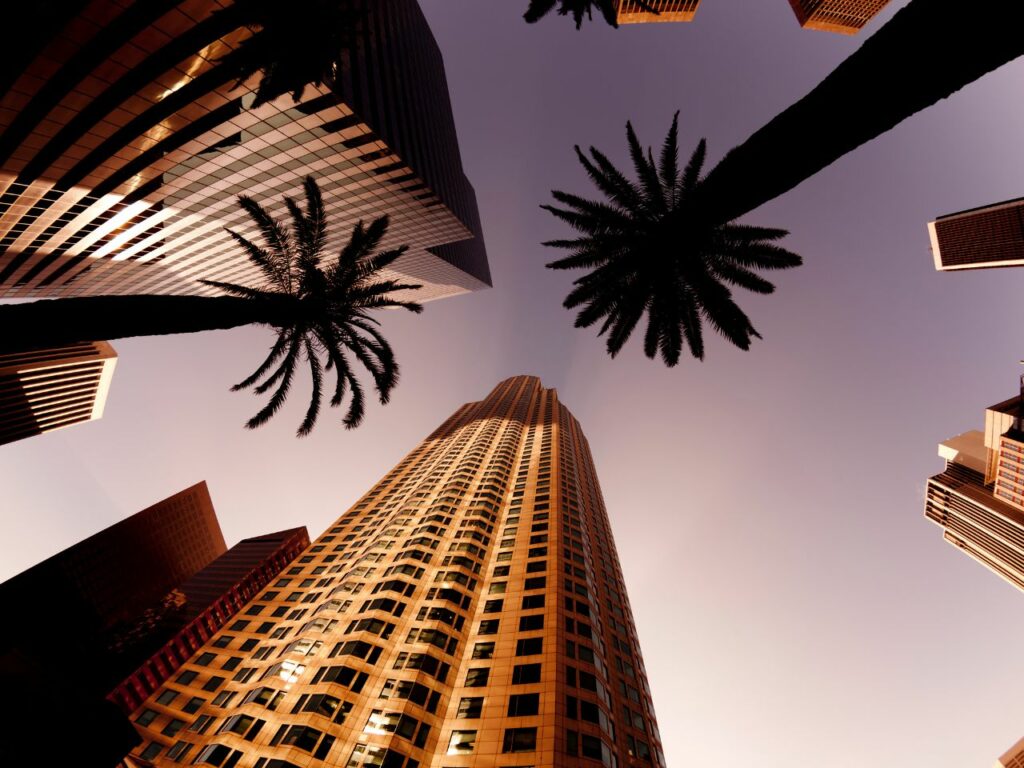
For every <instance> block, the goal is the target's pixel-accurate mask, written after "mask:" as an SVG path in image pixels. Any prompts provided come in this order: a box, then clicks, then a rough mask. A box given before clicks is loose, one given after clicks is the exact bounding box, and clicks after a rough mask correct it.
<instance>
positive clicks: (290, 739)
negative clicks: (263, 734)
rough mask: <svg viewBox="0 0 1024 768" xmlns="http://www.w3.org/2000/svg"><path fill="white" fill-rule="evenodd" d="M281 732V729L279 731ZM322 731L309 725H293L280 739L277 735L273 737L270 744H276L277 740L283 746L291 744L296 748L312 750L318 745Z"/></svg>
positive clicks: (306, 750)
mask: <svg viewBox="0 0 1024 768" xmlns="http://www.w3.org/2000/svg"><path fill="white" fill-rule="evenodd" d="M278 733H280V731H278ZM321 735H322V734H321V732H320V731H318V730H317V729H316V728H310V727H309V726H308V725H293V726H291V727H290V728H288V730H287V731H286V732H285V733H284V736H283V738H281V739H278V738H277V736H276V735H275V736H274V738H273V739H271V741H270V744H271V746H274V744H275V741H276V742H277V743H278V744H281V745H282V746H291V747H295V748H296V749H301V750H303V751H305V752H312V751H313V748H314V747H316V743H317V741H319V740H320V736H321Z"/></svg>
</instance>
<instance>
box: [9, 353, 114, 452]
mask: <svg viewBox="0 0 1024 768" xmlns="http://www.w3.org/2000/svg"><path fill="white" fill-rule="evenodd" d="M115 365H117V353H116V352H114V348H113V347H111V346H110V345H109V344H107V343H106V342H105V341H95V342H82V343H78V344H69V345H67V346H64V347H56V348H51V349H37V350H33V351H30V352H16V353H12V354H6V355H3V354H0V445H3V444H4V443H12V442H14V441H15V440H22V439H24V438H26V437H32V436H34V435H41V434H43V433H44V432H53V431H54V430H56V429H61V428H63V427H70V426H71V425H72V424H80V423H82V422H83V421H92V420H93V419H98V418H101V417H102V416H103V407H104V406H105V405H106V402H107V392H109V390H110V381H111V378H112V377H113V375H114V366H115Z"/></svg>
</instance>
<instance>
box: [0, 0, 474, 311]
mask: <svg viewBox="0 0 1024 768" xmlns="http://www.w3.org/2000/svg"><path fill="white" fill-rule="evenodd" d="M47 5H48V6H49V8H48V11H49V13H50V14H51V15H52V16H53V18H52V19H51V20H50V23H49V24H45V25H41V24H36V25H34V26H35V27H37V28H38V27H44V28H45V29H47V30H48V31H49V32H50V34H51V39H49V40H45V41H36V45H34V46H23V47H22V48H23V49H24V50H23V55H25V56H27V57H28V60H25V61H10V62H8V66H7V69H8V70H10V72H11V73H20V74H18V75H16V76H13V77H12V76H9V75H8V74H7V73H0V297H22V298H39V297H53V296H76V295H97V294H141V293H148V294H169V293H176V294H195V295H216V294H218V293H219V291H217V289H214V288H210V287H209V286H204V285H202V284H201V283H199V280H200V279H210V280H221V281H227V282H235V283H255V282H258V277H259V273H258V271H257V270H256V269H255V268H254V267H252V266H251V265H250V264H249V263H248V261H247V259H246V257H245V254H244V252H243V251H242V249H241V248H240V247H239V246H238V244H237V243H235V242H234V241H233V240H232V239H231V237H230V235H229V234H228V233H227V231H226V228H228V227H230V228H231V229H233V230H235V231H237V232H238V233H239V234H241V235H244V236H246V237H251V238H256V239H257V240H258V239H259V228H258V227H257V226H256V225H255V224H254V223H253V222H252V220H251V219H250V218H249V217H248V216H247V215H246V214H245V213H244V212H243V211H242V210H241V208H240V207H239V206H238V203H237V197H238V196H239V195H241V194H244V195H247V196H249V197H252V198H254V199H255V200H256V201H257V202H259V203H261V204H262V205H264V207H266V208H267V209H268V210H269V211H270V212H271V214H272V215H274V216H276V217H279V218H287V211H286V208H285V203H284V197H285V196H286V195H290V196H292V197H296V198H301V197H302V194H301V183H302V180H303V178H304V177H305V176H307V175H313V176H314V177H315V178H316V179H317V180H318V182H319V183H320V188H321V190H322V191H323V195H324V202H325V205H326V208H327V213H328V234H327V245H326V249H325V252H326V253H329V254H335V255H336V254H337V253H338V252H339V250H340V248H341V246H342V244H343V243H344V242H345V241H347V238H348V236H349V235H350V234H351V231H352V226H353V225H354V224H355V223H356V222H357V221H359V220H361V219H366V220H368V219H371V218H375V217H377V216H381V215H383V214H387V215H389V217H390V220H391V225H390V228H389V230H388V234H387V236H386V237H385V239H384V241H383V242H382V243H381V247H382V248H393V247H396V246H399V245H408V246H409V250H408V251H407V252H406V253H405V254H404V255H403V256H402V257H401V258H400V259H399V260H398V261H396V262H395V263H394V264H393V265H392V266H391V271H392V273H393V274H392V275H390V276H392V277H399V278H400V281H401V282H406V283H408V282H413V283H418V284H423V286H424V287H423V289H421V290H420V291H418V292H417V293H416V298H417V300H418V301H425V300H430V299H435V298H440V297H443V296H449V295H453V294H456V293H463V292H466V291H471V290H476V289H479V288H482V287H485V286H486V285H489V284H490V274H489V271H488V265H487V256H486V252H485V250H484V246H483V241H482V234H481V231H480V221H479V215H478V211H477V206H476V198H475V195H474V192H473V187H472V185H471V184H470V183H469V181H468V180H467V178H466V176H465V173H464V172H463V169H462V161H461V158H460V156H459V147H458V141H457V138H456V134H455V126H454V121H453V118H452V112H451V104H450V101H449V97H448V87H447V82H446V78H445V72H444V63H443V61H442V59H441V53H440V51H439V49H438V47H437V43H436V42H435V40H434V38H433V35H432V34H431V32H430V28H429V26H428V25H427V22H426V19H425V18H424V16H423V13H422V11H421V10H420V8H419V6H418V4H417V2H416V0H388V2H378V1H377V0H350V3H349V5H350V6H351V7H352V8H353V9H359V10H361V11H362V12H363V16H362V17H361V18H360V20H359V21H358V23H356V24H354V26H353V28H352V41H351V46H350V47H349V48H347V49H346V51H345V53H344V54H343V60H342V66H341V67H340V71H339V75H338V82H337V85H336V88H335V89H333V90H331V89H329V88H327V87H326V86H317V87H312V86H309V87H307V88H306V90H305V92H304V96H303V97H302V100H301V103H298V104H296V103H294V102H293V100H292V98H291V96H288V95H286V96H282V97H280V98H278V99H275V100H274V101H272V102H271V103H268V104H263V105H261V106H259V107H254V106H253V105H254V101H255V94H254V92H253V91H254V86H255V83H256V79H257V78H255V77H254V78H253V79H252V80H251V81H250V82H248V83H246V84H245V85H243V86H241V87H236V82H235V80H236V75H235V72H234V71H233V70H232V68H231V67H230V66H228V65H227V64H225V63H224V59H225V57H227V56H228V55H230V54H231V52H232V51H233V50H236V49H237V48H238V46H239V43H240V41H242V40H243V39H245V38H246V37H247V36H249V35H251V34H252V32H251V31H250V30H249V29H248V28H247V27H246V26H245V17H244V16H243V15H240V13H239V9H243V10H244V8H246V7H250V6H252V4H251V3H244V2H238V3H234V2H228V1H227V0H190V1H189V2H178V1H177V0H76V2H66V3H50V4H47ZM257 5H258V4H257ZM6 31H7V33H8V36H18V35H19V29H18V28H17V25H16V24H14V23H12V25H11V26H10V27H9V28H8V29H7V30H6ZM26 33H27V34H36V35H38V29H30V30H26ZM37 51H38V55H34V56H33V55H32V54H34V53H36V52H37ZM30 52H31V53H30Z"/></svg>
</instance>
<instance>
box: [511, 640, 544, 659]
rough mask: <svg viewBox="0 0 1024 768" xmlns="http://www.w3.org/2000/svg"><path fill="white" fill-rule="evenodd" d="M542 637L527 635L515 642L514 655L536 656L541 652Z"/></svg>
mask: <svg viewBox="0 0 1024 768" xmlns="http://www.w3.org/2000/svg"><path fill="white" fill-rule="evenodd" d="M543 645H544V639H543V638H540V637H528V638H525V639H523V640H518V641H517V642H516V656H536V655H537V654H539V653H541V649H542V648H543Z"/></svg>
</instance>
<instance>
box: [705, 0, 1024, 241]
mask: <svg viewBox="0 0 1024 768" xmlns="http://www.w3.org/2000/svg"><path fill="white" fill-rule="evenodd" d="M1022 54H1024V2H1022V1H1021V0H1009V2H1007V0H971V2H969V3H965V2H964V0H911V2H910V3H909V4H907V6H906V7H905V8H903V9H902V10H900V11H899V12H897V13H896V15H895V16H893V18H892V20H891V21H890V22H889V23H888V24H886V25H885V26H884V27H882V28H881V29H880V30H879V31H878V32H877V33H875V35H873V36H872V37H870V38H869V39H868V40H867V41H866V42H865V43H864V45H862V46H861V47H860V48H859V49H858V50H857V51H856V52H854V53H853V54H852V55H851V56H850V57H849V58H847V59H846V61H844V62H843V63H842V64H840V65H839V66H838V67H836V69H835V70H833V72H832V73H831V74H830V75H829V76H828V77H826V78H825V79H824V80H823V81H822V82H821V83H820V84H819V85H818V86H817V87H816V88H815V89H814V90H812V91H811V92H810V93H809V94H807V95H806V96H804V97H803V98H802V99H800V100H799V101H798V102H796V103H795V104H793V105H792V106H791V107H789V108H788V109H786V110H785V111H784V112H782V113H780V114H779V115H778V116H776V117H775V118H774V119H772V120H771V121H770V122H769V123H767V124H766V125H765V126H764V127H763V128H761V129H760V130H758V131H757V132H756V133H754V134H753V135H752V136H751V137H750V138H749V139H747V140H746V141H745V142H744V143H743V144H741V145H739V146H738V147H736V148H735V149H733V150H732V151H731V152H729V153H728V154H727V155H726V156H725V157H724V158H723V159H722V161H721V162H720V163H719V164H718V165H717V166H716V167H715V168H714V169H712V171H711V172H710V173H709V174H708V176H707V178H706V179H705V180H704V182H703V190H702V195H703V198H704V205H705V206H706V208H705V210H707V212H708V213H709V214H710V215H711V216H712V217H714V218H716V219H718V220H720V221H727V220H730V219H734V218H736V217H738V216H742V215H743V214H745V213H748V212H750V211H752V210H754V209H755V208H757V207H759V206H761V205H762V204H764V203H766V202H768V201H769V200H772V199H774V198H776V197H778V196H779V195H781V194H783V193H785V192H788V191H789V190H790V189H792V188H793V187H795V186H797V185H798V184H800V183H801V182H803V181H804V180H805V179H808V178H810V177H811V176H813V175H814V174H816V173H817V172H818V171H820V170H822V169H823V168H825V167H827V166H829V165H831V164H832V163H833V162H835V161H836V160H838V159H839V158H840V157H842V156H843V155H845V154H846V153H847V152H850V151H852V150H853V149H855V148H856V147H859V146H860V145H861V144H864V143H866V142H868V141H871V140H872V139H873V138H875V137H876V136H880V135H881V134H883V133H885V132H886V131H888V130H889V129H890V128H893V127H894V126H896V125H898V124H899V123H901V122H902V121H903V120H905V119H906V118H908V117H910V116H911V115H913V114H915V113H916V112H919V111H920V110H922V109H925V108H926V107H930V106H931V105H932V104H935V103H936V102H938V101H940V100H941V99H944V98H946V97H948V96H951V95H952V94H954V93H956V92H957V91H958V90H960V89H961V88H963V87H964V86H965V85H967V84H969V83H972V82H974V81H975V80H977V79H978V78H979V77H981V76H983V75H985V74H986V73H988V72H991V71H992V70H994V69H997V68H998V67H1001V66H1002V65H1003V64H1006V63H1008V62H1010V61H1012V60H1013V59H1016V58H1017V57H1018V56H1021V55H1022Z"/></svg>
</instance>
